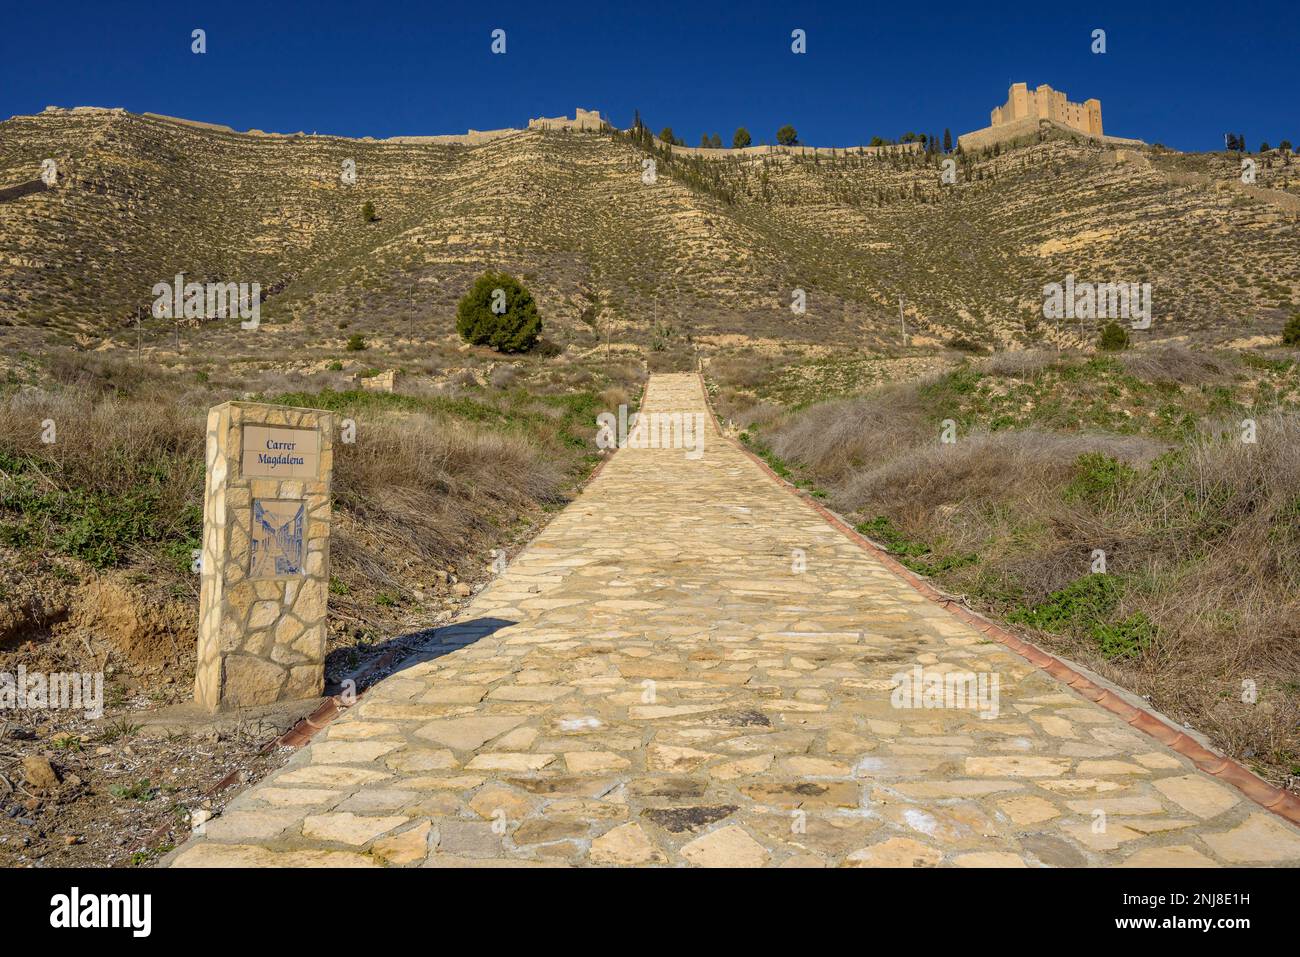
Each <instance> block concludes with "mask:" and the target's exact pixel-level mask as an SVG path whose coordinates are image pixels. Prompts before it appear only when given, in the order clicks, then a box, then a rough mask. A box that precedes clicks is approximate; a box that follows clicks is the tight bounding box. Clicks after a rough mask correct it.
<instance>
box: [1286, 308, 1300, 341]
mask: <svg viewBox="0 0 1300 957" xmlns="http://www.w3.org/2000/svg"><path fill="white" fill-rule="evenodd" d="M1282 345H1284V346H1300V312H1296V313H1292V315H1291V321H1290V322H1288V323H1287V324H1286V328H1285V329H1283V330H1282Z"/></svg>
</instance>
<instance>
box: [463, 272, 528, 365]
mask: <svg viewBox="0 0 1300 957" xmlns="http://www.w3.org/2000/svg"><path fill="white" fill-rule="evenodd" d="M456 331H457V332H459V333H460V335H461V338H462V339H464V340H465V341H466V342H470V343H473V344H474V345H476V346H491V347H492V348H493V349H496V350H497V351H498V352H527V351H528V350H529V349H531V348H533V346H535V345H537V339H538V336H540V335H541V332H542V317H541V316H540V315H539V314H538V312H537V303H536V302H535V301H534V300H533V294H532V293H530V292H529V291H528V290H527V288H525V287H524V285H523V283H521V282H520V281H519V280H517V279H515V277H514V276H511V275H509V274H508V273H504V272H487V273H484V274H483V275H481V276H479V277H478V279H477V280H476V281H475V283H474V286H473V288H472V289H470V291H469V292H467V293H466V294H465V298H463V299H462V300H461V301H460V305H459V306H457V307H456Z"/></svg>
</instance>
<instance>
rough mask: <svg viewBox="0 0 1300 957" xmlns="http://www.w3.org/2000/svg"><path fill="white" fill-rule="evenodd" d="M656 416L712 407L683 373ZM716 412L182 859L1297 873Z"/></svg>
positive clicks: (1208, 794) (1247, 807)
mask: <svg viewBox="0 0 1300 957" xmlns="http://www.w3.org/2000/svg"><path fill="white" fill-rule="evenodd" d="M644 408H645V411H647V412H651V411H665V410H685V411H690V412H705V405H704V400H703V396H702V394H701V391H700V386H699V382H698V380H697V379H696V378H695V377H694V376H686V375H677V376H669V375H662V376H655V377H654V378H653V379H652V380H651V382H650V385H649V388H648V391H647V395H646V401H645V406H644ZM707 421H708V422H709V424H708V426H707V428H708V429H709V432H708V434H707V438H706V441H705V446H704V453H703V455H702V456H701V457H699V458H694V459H693V458H690V457H688V456H687V455H686V454H685V453H684V452H683V451H682V450H680V449H678V450H662V449H644V450H642V449H630V448H629V449H624V450H623V451H620V452H619V453H618V454H617V455H615V456H614V457H613V458H612V459H611V461H610V462H609V464H608V466H607V467H606V468H605V469H604V471H603V472H602V473H601V474H600V475H599V476H598V478H597V479H596V480H595V481H594V482H593V483H592V484H591V485H590V486H589V487H588V488H587V489H586V491H585V492H584V493H583V494H582V496H581V497H580V498H579V499H578V500H577V501H576V502H574V503H573V504H571V505H570V506H569V507H568V508H567V509H566V510H565V511H564V512H563V513H562V514H560V515H559V516H557V517H556V518H555V520H554V521H553V522H552V523H551V524H550V525H549V526H548V527H547V528H546V530H545V531H544V532H543V533H542V534H541V536H540V537H538V538H537V539H536V540H535V541H534V542H533V543H532V544H531V545H530V546H529V547H528V548H527V549H526V550H525V551H524V552H523V553H522V554H521V555H519V556H518V558H517V559H516V560H515V561H514V562H513V563H512V564H511V565H510V567H509V568H508V570H506V572H505V573H504V574H502V575H501V576H500V577H499V578H498V579H496V580H495V581H494V582H493V583H492V584H491V585H490V586H489V587H488V588H486V589H485V590H484V591H483V592H482V593H481V594H479V595H478V596H477V598H476V599H475V600H474V602H473V603H472V604H471V605H470V606H469V608H468V610H467V612H466V614H465V615H464V617H463V619H462V621H461V622H460V623H459V624H456V625H453V626H449V627H446V628H444V629H442V630H441V631H440V632H439V634H438V640H439V642H440V644H439V645H438V646H437V647H436V650H432V651H430V653H429V654H428V655H427V656H425V657H424V658H422V659H419V660H416V661H413V662H411V663H409V665H408V666H407V667H405V668H404V669H403V670H401V671H399V672H398V673H396V674H394V675H393V676H392V677H390V678H388V679H386V680H384V681H383V682H381V683H380V684H378V685H377V686H375V687H374V688H373V689H372V690H371V691H370V692H369V693H367V694H366V695H365V696H364V697H363V698H362V699H361V701H360V702H359V703H358V704H357V705H356V706H355V707H353V708H352V709H350V710H349V711H348V712H347V714H346V715H344V716H343V717H342V718H341V719H339V720H337V721H335V722H334V723H333V724H331V725H330V726H329V727H328V728H327V729H326V730H325V731H324V732H322V733H321V734H320V735H319V736H318V737H317V738H316V740H315V741H314V742H313V743H312V744H311V745H310V746H308V747H307V748H305V749H304V750H303V751H301V752H299V753H298V754H297V755H295V756H294V758H293V759H292V760H291V761H290V762H289V763H288V765H287V766H286V767H285V768H284V769H283V770H281V771H279V772H278V773H276V774H274V775H273V776H271V777H269V778H268V779H267V780H265V781H263V782H262V783H260V784H258V785H257V786H256V787H253V788H251V789H250V790H249V791H247V792H246V793H244V794H243V795H241V796H240V797H238V798H237V799H236V800H235V801H234V802H232V803H231V805H230V806H229V807H228V809H227V810H226V812H225V813H224V814H223V815H222V816H221V817H219V818H216V819H214V820H212V821H210V822H208V824H207V826H206V834H205V836H203V837H202V838H195V839H192V840H191V841H190V842H189V843H187V844H185V845H184V846H182V847H181V848H179V849H178V850H177V851H175V852H173V853H172V854H171V855H170V856H169V859H168V863H170V864H172V865H174V866H202V865H267V866H270V865H294V866H304V865H306V866H311V865H321V866H348V865H358V866H382V865H388V866H420V865H423V866H429V867H438V866H482V865H500V864H522V865H532V866H539V865H568V864H578V865H701V866H716V865H739V866H791V867H794V866H814V867H819V866H843V865H847V866H859V867H877V866H905V867H910V866H922V865H956V866H990V865H992V866H1009V867H1021V866H1030V867H1036V866H1044V865H1047V866H1087V865H1091V866H1115V865H1125V864H1128V865H1187V866H1194V865H1204V866H1210V865H1219V864H1238V865H1240V864H1248V865H1278V864H1289V865H1295V864H1297V863H1300V831H1298V830H1297V829H1296V828H1294V827H1292V826H1291V825H1289V824H1287V823H1285V822H1284V821H1282V820H1280V819H1279V818H1277V817H1275V816H1274V815H1272V814H1270V813H1268V812H1267V811H1265V810H1263V809H1261V808H1260V807H1258V806H1257V805H1255V804H1253V803H1252V802H1250V801H1249V800H1247V799H1246V798H1244V797H1243V796H1242V795H1241V794H1239V793H1238V792H1237V791H1236V790H1234V789H1232V788H1230V787H1227V786H1225V785H1223V784H1220V783H1219V782H1217V781H1215V780H1214V779H1212V778H1211V777H1210V776H1208V775H1205V774H1203V773H1201V772H1199V771H1197V770H1196V769H1195V768H1194V767H1193V766H1192V765H1191V763H1190V762H1189V761H1187V760H1186V759H1185V758H1182V757H1180V756H1179V755H1178V754H1176V753H1174V752H1173V751H1171V750H1169V749H1167V748H1165V747H1164V746H1162V745H1160V744H1158V743H1157V742H1156V741H1155V740H1154V739H1152V738H1149V737H1147V736H1145V735H1143V734H1141V733H1138V732H1136V731H1134V730H1133V729H1132V728H1129V727H1128V726H1127V725H1125V724H1124V723H1123V722H1122V721H1121V720H1120V719H1119V718H1118V717H1116V716H1114V715H1112V714H1111V713H1109V712H1107V711H1105V710H1103V709H1101V708H1100V707H1098V706H1096V705H1095V704H1093V703H1091V702H1089V701H1087V700H1085V699H1083V698H1081V697H1079V696H1078V695H1076V694H1074V693H1073V692H1071V691H1070V690H1068V689H1067V688H1066V687H1065V686H1063V685H1061V684H1060V683H1058V682H1057V681H1055V680H1054V679H1053V678H1051V677H1049V676H1048V675H1046V674H1045V673H1043V672H1041V671H1039V670H1037V669H1035V668H1033V667H1032V666H1030V665H1029V664H1028V663H1027V662H1025V661H1024V660H1023V659H1021V658H1020V657H1018V656H1017V655H1014V654H1012V653H1011V652H1010V651H1009V650H1007V649H1006V648H1005V647H1004V646H1002V645H1001V644H998V643H996V642H991V641H989V640H987V639H985V638H984V637H983V636H982V635H980V634H978V633H977V632H975V631H974V630H972V629H971V628H970V627H969V626H967V625H965V624H964V623H962V622H960V621H958V620H957V619H955V618H953V617H951V616H950V615H948V614H947V613H946V612H945V611H944V610H943V609H941V608H939V607H938V606H936V605H934V604H932V603H930V602H928V601H926V600H925V599H923V598H922V597H921V596H920V595H918V594H917V593H916V592H915V591H914V590H913V589H912V588H910V587H909V586H908V585H907V584H905V583H904V582H902V581H901V580H899V579H898V578H897V577H896V576H894V575H893V574H892V573H890V572H889V571H888V570H887V569H886V568H885V567H883V566H882V565H881V564H879V563H878V562H877V561H876V560H875V559H874V558H873V557H872V556H871V555H870V554H869V553H867V552H865V551H863V550H862V549H860V548H859V547H857V546H856V545H855V544H854V543H852V542H851V541H849V540H848V539H847V538H846V537H845V536H843V535H842V534H841V533H839V532H837V531H836V530H834V529H833V528H831V527H830V526H829V525H827V524H826V523H825V522H824V521H823V520H822V519H821V518H820V517H819V516H818V515H817V514H816V513H814V512H813V511H812V510H811V509H810V508H808V507H807V506H806V505H805V504H804V503H802V502H801V501H799V500H798V499H796V498H795V497H794V496H792V495H790V494H789V493H788V492H787V491H786V490H783V489H781V488H779V487H778V486H777V485H776V484H775V483H773V482H772V481H770V479H769V478H768V477H767V476H765V475H764V474H762V472H761V471H760V470H759V469H758V467H756V466H755V465H754V463H752V462H751V461H750V460H749V459H748V458H746V457H745V455H743V454H742V453H741V452H740V451H739V450H737V449H735V448H734V447H732V446H731V445H730V444H728V443H727V442H726V441H725V440H723V439H722V438H721V437H720V436H719V435H718V434H717V433H716V431H714V430H713V426H712V421H711V419H710V420H707ZM796 550H802V555H803V556H804V561H805V562H806V568H805V569H804V570H803V571H802V572H797V571H796V569H797V568H799V554H800V552H797V551H796ZM917 666H920V667H921V668H923V669H924V670H925V673H926V674H935V673H938V674H949V673H951V674H953V675H955V676H957V677H956V678H954V679H953V680H952V681H950V683H949V686H950V688H951V689H952V691H953V692H954V694H955V693H957V692H959V691H961V690H963V689H964V688H965V686H964V685H962V684H960V682H959V681H958V678H960V676H961V675H962V674H965V673H972V674H974V675H979V674H983V675H984V676H985V681H986V684H985V685H984V686H983V690H984V691H985V692H989V693H990V694H989V697H988V698H987V699H985V703H986V704H987V705H988V707H986V708H984V710H983V712H981V711H980V710H979V709H978V708H972V707H970V705H971V704H972V702H971V701H966V702H964V703H965V704H966V705H967V706H966V707H942V708H938V707H931V708H926V707H915V708H906V707H895V706H894V702H893V701H891V698H892V697H894V696H893V695H891V688H892V687H893V686H894V685H895V684H896V681H895V680H894V678H893V676H894V675H896V674H898V673H900V672H901V673H907V674H909V675H913V674H915V672H913V670H912V669H913V668H914V667H917ZM992 676H996V677H997V679H998V688H997V690H998V695H997V697H996V715H994V713H993V711H992V705H993V703H994V700H995V699H993V698H992V695H991V690H992V687H991V684H989V683H988V682H989V679H990V678H991V677H992ZM972 687H973V689H974V690H979V688H980V686H979V685H974V686H972ZM917 690H918V694H917V698H918V699H919V700H918V703H925V701H926V699H925V698H924V697H922V695H921V694H920V689H917ZM946 703H948V704H958V705H960V704H962V703H963V702H962V701H960V699H955V700H949V701H947V702H946Z"/></svg>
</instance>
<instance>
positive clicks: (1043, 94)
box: [989, 83, 1102, 136]
mask: <svg viewBox="0 0 1300 957" xmlns="http://www.w3.org/2000/svg"><path fill="white" fill-rule="evenodd" d="M1031 117H1032V118H1034V119H1039V120H1051V121H1052V122H1054V123H1059V124H1061V125H1062V126H1068V127H1069V128H1070V129H1072V130H1078V131H1079V132H1080V133H1083V134H1085V135H1087V136H1101V135H1102V132H1101V100H1098V99H1091V100H1084V101H1083V102H1082V103H1071V102H1070V101H1069V100H1067V99H1066V98H1065V94H1064V93H1061V92H1060V91H1059V90H1053V89H1052V88H1051V87H1050V86H1048V85H1047V84H1046V83H1043V84H1040V85H1039V87H1038V89H1036V90H1032V91H1031V90H1030V89H1029V84H1027V83H1013V84H1011V89H1010V90H1008V91H1007V101H1006V102H1005V103H1003V104H1002V105H1001V106H995V107H994V108H993V112H992V113H991V114H989V126H1005V125H1006V124H1007V123H1014V122H1015V121H1016V120H1024V119H1029V118H1031Z"/></svg>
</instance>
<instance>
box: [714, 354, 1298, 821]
mask: <svg viewBox="0 0 1300 957" xmlns="http://www.w3.org/2000/svg"><path fill="white" fill-rule="evenodd" d="M697 376H698V378H699V380H700V389H701V391H703V393H704V401H705V403H706V404H707V406H708V408H709V415H710V417H711V418H712V420H713V424H714V428H715V429H716V430H717V432H718V434H719V435H721V436H722V437H723V438H725V439H726V440H727V441H728V442H730V443H731V444H732V445H733V446H735V447H736V448H737V449H739V450H740V451H741V452H743V453H745V455H747V456H749V458H750V459H751V460H752V461H753V462H754V463H755V464H756V465H758V467H759V468H760V469H761V470H762V471H763V474H764V475H766V476H767V477H768V478H769V479H771V480H772V481H773V482H775V483H776V484H777V486H778V487H780V488H784V489H785V490H787V491H788V492H790V494H792V495H793V496H794V497H795V498H796V499H798V500H799V501H801V502H803V503H804V504H805V505H807V506H808V507H809V508H811V509H812V510H813V511H815V512H816V513H817V514H818V515H820V516H821V517H822V518H823V519H824V520H825V521H826V522H827V523H828V524H830V525H832V526H834V527H835V528H836V529H838V530H839V531H840V532H842V533H843V534H844V535H845V537H847V538H848V539H849V540H850V541H852V542H854V543H855V544H857V545H858V546H859V547H860V548H862V549H863V550H865V551H867V552H869V553H870V554H871V555H872V557H874V558H875V559H876V560H877V561H879V562H880V563H881V564H882V565H884V566H885V567H886V568H888V569H889V570H890V571H892V572H893V573H894V574H895V575H897V576H898V577H899V578H901V579H903V581H905V582H907V583H908V584H909V585H911V586H912V587H913V588H914V589H916V590H917V591H918V592H920V593H921V594H922V595H924V596H925V597H926V598H929V599H930V600H931V601H933V602H934V603H935V604H937V605H940V606H941V607H943V608H944V609H945V610H946V611H947V612H948V613H949V614H950V615H952V616H953V617H954V618H958V619H960V620H961V621H963V622H965V623H966V624H968V625H971V626H972V627H973V628H975V629H976V630H977V631H979V632H980V633H982V634H984V635H987V636H988V637H990V638H995V639H997V640H998V641H1000V642H1001V643H1002V644H1004V645H1006V646H1007V647H1008V648H1010V649H1011V650H1012V651H1014V652H1015V653H1016V654H1018V655H1020V657H1022V658H1024V659H1025V660H1026V661H1028V662H1029V663H1030V664H1032V665H1034V666H1036V667H1038V668H1040V669H1042V670H1043V671H1046V672H1047V673H1048V674H1049V675H1051V676H1052V677H1053V678H1056V679H1057V680H1059V681H1061V682H1063V683H1064V684H1067V685H1069V686H1070V687H1071V688H1073V689H1074V690H1075V691H1077V692H1078V693H1079V694H1081V695H1083V697H1085V698H1087V699H1088V700H1089V701H1095V702H1096V703H1097V704H1099V705H1101V706H1102V707H1103V708H1105V709H1106V710H1107V711H1109V712H1111V713H1112V714H1116V715H1119V717H1120V718H1122V719H1123V720H1124V721H1125V722H1127V723H1128V724H1129V725H1130V726H1131V727H1134V728H1137V729H1138V730H1139V731H1144V732H1146V733H1147V734H1148V735H1150V736H1151V737H1153V738H1155V739H1156V740H1157V741H1159V742H1160V743H1161V744H1163V745H1166V746H1168V747H1170V748H1172V749H1173V750H1175V751H1177V752H1178V753H1179V754H1181V755H1183V756H1184V757H1186V758H1188V759H1189V760H1191V762H1192V763H1193V764H1194V765H1196V766H1197V767H1198V768H1200V769H1201V770H1202V771H1204V772H1205V773H1206V774H1209V775H1212V776H1213V777H1216V778H1218V779H1219V780H1221V781H1226V782H1227V783H1228V784H1231V785H1232V786H1233V787H1235V788H1236V789H1237V790H1238V791H1240V792H1241V793H1242V794H1244V795H1246V797H1248V798H1250V799H1251V800H1252V801H1254V802H1255V803H1257V804H1259V805H1261V806H1262V807H1265V808H1267V809H1268V810H1270V811H1272V812H1273V813H1274V814H1277V815H1278V816H1279V817H1282V818H1285V819H1286V820H1288V821H1290V822H1291V823H1292V824H1300V797H1298V796H1296V795H1295V794H1294V793H1292V792H1291V791H1285V790H1283V789H1282V788H1279V787H1277V786H1275V785H1272V784H1269V783H1268V782H1267V781H1265V780H1264V779H1263V778H1261V777H1259V776H1258V775H1256V774H1254V773H1253V772H1252V771H1249V770H1248V769H1246V768H1245V767H1243V766H1242V765H1240V764H1238V763H1237V762H1236V761H1233V760H1232V759H1231V758H1228V757H1225V756H1223V755H1222V754H1217V753H1215V752H1214V751H1211V750H1210V749H1209V748H1206V747H1204V746H1203V745H1201V744H1199V743H1197V742H1196V741H1195V740H1194V739H1193V738H1192V737H1191V736H1189V735H1188V734H1187V733H1185V732H1184V731H1182V730H1180V729H1178V728H1175V727H1173V726H1172V725H1169V724H1166V723H1165V722H1164V721H1161V720H1160V719H1159V718H1157V717H1156V716H1155V715H1154V714H1152V713H1151V712H1150V711H1145V710H1143V709H1141V708H1136V707H1134V706H1133V705H1131V704H1129V703H1128V702H1126V701H1125V700H1124V699H1122V698H1120V697H1119V696H1118V695H1116V694H1115V693H1114V692H1113V691H1110V690H1108V689H1106V688H1102V687H1101V686H1100V685H1098V684H1096V682H1094V681H1091V680H1090V679H1089V678H1088V677H1087V676H1085V675H1084V674H1082V673H1081V672H1079V671H1077V670H1076V669H1074V668H1072V667H1070V666H1069V665H1068V664H1066V663H1065V662H1064V661H1061V660H1060V659H1059V658H1055V657H1053V656H1052V655H1049V654H1048V653H1047V652H1045V651H1043V650H1042V649H1041V648H1039V647H1038V646H1036V645H1033V644H1030V643H1029V642H1027V641H1025V640H1024V639H1022V638H1018V637H1016V636H1015V635H1014V634H1012V633H1011V632H1009V631H1007V630H1006V629H1005V628H1003V627H1002V626H1000V625H998V624H996V623H995V622H992V621H990V620H989V619H987V618H985V617H984V616H983V615H979V614H976V613H975V612H973V611H971V610H969V609H967V608H963V607H961V606H960V605H957V604H955V603H954V602H952V601H951V600H948V599H946V598H945V597H944V596H943V595H942V594H941V593H940V592H939V591H938V590H936V589H935V588H934V586H932V585H931V584H930V583H929V582H927V581H926V580H925V579H923V578H921V577H920V576H918V575H917V574H915V573H914V572H913V571H912V570H911V569H909V568H907V567H906V566H904V565H901V564H900V563H899V562H897V561H896V560H895V559H894V558H893V557H892V556H891V555H889V554H888V553H887V552H885V551H883V550H882V549H880V548H879V547H878V546H877V545H876V544H875V543H874V542H872V541H871V540H870V539H867V538H864V537H863V536H862V535H860V534H858V532H857V531H855V530H854V529H853V528H852V526H850V525H848V524H847V523H846V522H845V521H844V520H843V519H841V518H840V517H839V516H838V515H836V514H835V513H834V512H832V511H830V510H829V509H827V508H826V507H824V506H823V505H821V504H820V503H818V502H817V501H816V500H815V499H813V498H812V497H810V496H809V495H807V494H806V493H805V492H802V491H801V490H799V489H797V488H795V487H794V486H793V485H791V484H790V483H789V482H787V481H786V480H785V479H783V478H781V476H779V475H777V474H776V472H774V471H773V470H772V469H771V467H770V466H768V464H767V463H766V462H764V461H763V460H762V459H761V458H759V457H758V456H757V455H755V454H754V453H753V452H751V451H750V450H749V449H747V448H746V447H745V446H744V444H743V443H741V442H739V441H737V440H736V439H733V438H731V437H730V436H728V435H727V434H726V433H725V432H723V431H722V429H721V427H720V426H719V425H718V417H717V414H716V413H715V412H714V409H713V400H712V398H711V397H710V396H709V389H708V386H707V385H706V384H705V382H704V377H703V376H702V375H699V374H698V373H697Z"/></svg>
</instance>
